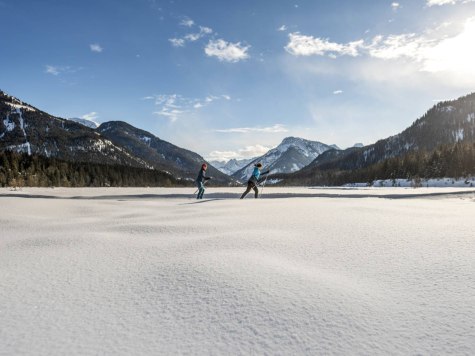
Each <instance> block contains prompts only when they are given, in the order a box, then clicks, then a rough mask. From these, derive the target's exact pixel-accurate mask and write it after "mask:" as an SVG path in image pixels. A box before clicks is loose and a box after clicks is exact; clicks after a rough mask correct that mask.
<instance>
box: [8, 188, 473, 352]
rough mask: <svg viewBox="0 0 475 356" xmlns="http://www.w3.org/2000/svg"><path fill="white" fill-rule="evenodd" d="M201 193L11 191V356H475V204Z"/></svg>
mask: <svg viewBox="0 0 475 356" xmlns="http://www.w3.org/2000/svg"><path fill="white" fill-rule="evenodd" d="M193 190H194V188H184V189H181V190H180V189H153V188H143V189H111V188H109V189H64V188H60V189H54V190H53V189H46V188H45V189H32V188H25V189H23V190H22V191H21V192H11V191H8V190H6V189H0V201H1V202H2V206H4V207H7V208H6V209H3V211H2V214H0V224H1V226H2V228H1V230H0V355H32V354H34V355H64V354H68V355H74V354H77V355H96V354H101V355H131V354H135V355H139V354H141V355H144V354H308V355H315V354H325V355H330V354H335V355H341V354H347V355H348V354H352V355H375V354H392V355H398V354H401V355H407V354H424V355H426V354H456V355H471V354H473V353H474V351H475V319H474V315H475V234H474V231H475V219H474V213H475V191H474V190H467V189H465V190H462V189H460V190H457V189H453V190H452V191H453V192H454V194H453V195H449V196H447V197H439V196H436V195H434V194H435V193H436V192H438V191H440V189H439V190H437V189H429V190H425V192H427V194H432V196H430V195H428V196H427V197H426V198H424V197H420V196H416V195H414V194H415V193H413V192H418V193H420V192H421V191H424V190H423V189H419V190H417V189H416V190H414V189H413V190H404V189H401V188H399V189H392V188H386V190H384V191H383V190H382V189H379V190H378V189H351V190H343V191H345V192H348V193H347V194H350V192H351V193H352V194H360V195H361V196H362V197H361V198H360V199H354V198H350V197H348V196H344V197H338V195H337V193H338V192H340V191H341V190H335V189H333V190H316V189H315V190H311V191H312V193H313V194H316V196H315V198H308V197H307V198H302V197H300V198H298V197H297V198H293V199H285V198H275V199H259V200H255V199H245V200H238V199H213V198H211V199H208V200H203V201H202V202H200V203H199V204H195V203H196V201H195V200H192V199H189V198H186V197H184V196H180V193H183V192H186V193H188V194H190V195H191V194H192V192H193ZM285 190H286V191H289V192H290V193H293V194H299V193H300V194H304V192H307V191H308V189H290V190H289V189H285ZM213 191H215V193H217V192H218V191H219V189H217V188H215V189H212V188H209V189H208V190H207V193H206V194H208V195H209V196H210V197H212V195H213ZM223 191H225V192H228V193H227V194H231V193H232V194H235V195H237V196H238V195H239V193H241V191H242V189H225V190H223ZM265 191H267V194H268V195H267V197H269V198H270V197H272V194H275V192H279V191H281V190H279V189H277V188H267V187H266V189H265ZM322 192H323V193H332V192H335V196H334V197H331V196H329V197H319V196H318V194H320V193H322ZM382 192H384V193H382ZM467 192H468V193H467ZM144 193H148V194H147V195H141V194H144ZM462 193H465V194H462ZM264 194H266V193H264ZM381 194H387V195H390V196H391V195H398V194H400V195H401V199H380V198H379V199H376V197H378V196H381ZM18 195H23V196H24V197H25V198H24V199H20V198H18ZM160 195H165V196H169V197H170V198H167V199H165V198H160ZM369 195H374V197H371V196H369ZM411 195H414V196H413V197H412V198H411V199H408V197H410V196H411ZM98 196H99V197H102V198H101V199H94V198H95V197H98ZM32 197H37V198H36V199H32ZM45 197H51V198H62V199H47V198H45ZM78 197H82V198H86V199H77V198H78ZM205 197H206V195H205ZM71 198H74V199H71ZM429 198H430V199H429Z"/></svg>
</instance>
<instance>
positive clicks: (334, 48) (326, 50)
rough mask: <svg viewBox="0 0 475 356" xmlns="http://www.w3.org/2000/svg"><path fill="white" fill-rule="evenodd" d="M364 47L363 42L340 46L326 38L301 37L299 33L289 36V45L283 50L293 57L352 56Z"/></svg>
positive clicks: (356, 54)
mask: <svg viewBox="0 0 475 356" xmlns="http://www.w3.org/2000/svg"><path fill="white" fill-rule="evenodd" d="M363 45H364V41H363V40H358V41H354V42H349V43H347V44H341V43H336V42H331V41H330V40H328V39H326V38H319V37H313V36H306V35H302V34H300V33H299V32H294V33H290V34H289V43H288V44H287V46H285V50H286V51H287V52H288V53H290V54H292V55H294V56H314V55H316V56H323V55H325V54H330V55H334V56H344V55H346V56H352V57H356V56H358V54H359V52H358V51H359V49H360V48H361V47H362V46H363Z"/></svg>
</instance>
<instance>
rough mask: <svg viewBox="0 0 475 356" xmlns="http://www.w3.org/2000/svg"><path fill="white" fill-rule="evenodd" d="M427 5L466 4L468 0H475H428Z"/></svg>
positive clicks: (470, 0)
mask: <svg viewBox="0 0 475 356" xmlns="http://www.w3.org/2000/svg"><path fill="white" fill-rule="evenodd" d="M426 1H427V3H426V4H427V6H429V7H430V6H442V5H455V4H465V3H468V2H473V1H475V0H426Z"/></svg>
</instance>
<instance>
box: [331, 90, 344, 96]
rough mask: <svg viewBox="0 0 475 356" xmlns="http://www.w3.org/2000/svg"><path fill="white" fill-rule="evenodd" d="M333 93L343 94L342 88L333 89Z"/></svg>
mask: <svg viewBox="0 0 475 356" xmlns="http://www.w3.org/2000/svg"><path fill="white" fill-rule="evenodd" d="M333 94H335V95H339V94H343V90H340V89H338V90H335V91H333Z"/></svg>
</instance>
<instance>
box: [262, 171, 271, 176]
mask: <svg viewBox="0 0 475 356" xmlns="http://www.w3.org/2000/svg"><path fill="white" fill-rule="evenodd" d="M269 173H270V170H267V171H265V172H262V173H261V176H263V175H264V174H269Z"/></svg>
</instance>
